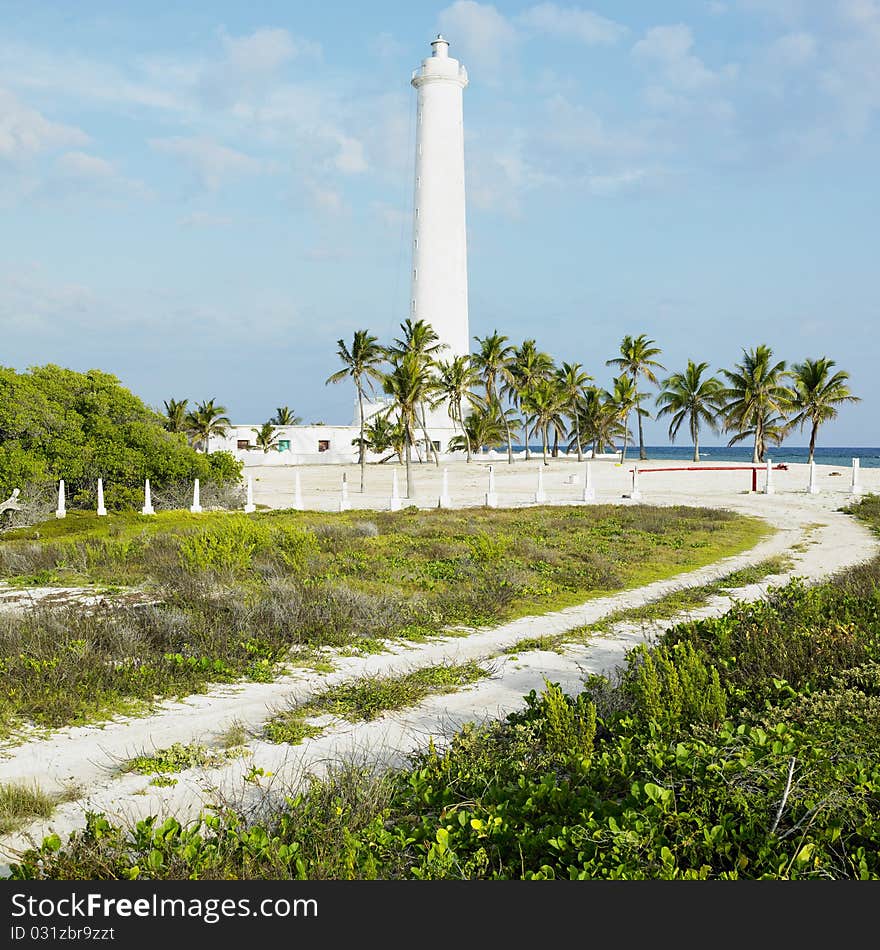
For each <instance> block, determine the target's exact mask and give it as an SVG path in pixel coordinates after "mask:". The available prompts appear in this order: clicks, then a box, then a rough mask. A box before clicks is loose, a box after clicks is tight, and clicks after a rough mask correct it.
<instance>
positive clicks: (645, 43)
mask: <svg viewBox="0 0 880 950" xmlns="http://www.w3.org/2000/svg"><path fill="white" fill-rule="evenodd" d="M693 45H694V35H693V32H692V31H691V28H690V27H689V26H686V25H685V24H684V23H678V24H675V25H674V26H655V27H652V28H651V29H650V30H648V32H647V33H646V34H645V36H644V38H643V39H641V40H639V41H638V43H636V44H635V46H634V47H633V50H632V52H633V55H634V56H635V57H636V58H637V59H640V60H643V61H645V62H647V63H648V64H649V65H651V66H654V67H657V68H659V69H660V70H661V72H662V74H663V77H664V80H665V82H666V83H667V84H668V85H670V86H674V87H675V88H677V89H684V90H694V89H699V88H700V87H703V86H707V85H711V84H712V83H714V82H715V81H716V79H717V76H716V75H715V73H714V72H712V70H711V69H708V68H707V67H706V65H705V64H704V63H703V61H702V60H701V59H700V58H699V57H697V56H695V55H694V54H693V53H692V52H691V50H692V49H693Z"/></svg>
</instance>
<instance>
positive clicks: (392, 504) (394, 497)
mask: <svg viewBox="0 0 880 950" xmlns="http://www.w3.org/2000/svg"><path fill="white" fill-rule="evenodd" d="M400 506H401V501H400V491H399V489H398V487H397V469H396V468H395V469H394V470H393V471H392V472H391V501H389V502H388V510H389V511H400Z"/></svg>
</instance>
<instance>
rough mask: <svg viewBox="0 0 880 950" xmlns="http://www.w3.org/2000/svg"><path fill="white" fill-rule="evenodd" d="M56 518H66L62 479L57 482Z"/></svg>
mask: <svg viewBox="0 0 880 950" xmlns="http://www.w3.org/2000/svg"><path fill="white" fill-rule="evenodd" d="M55 517H56V518H66V517H67V504H66V502H65V500H64V479H63V478H62V479H59V481H58V507H57V508H56V509H55Z"/></svg>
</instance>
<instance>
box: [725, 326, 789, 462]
mask: <svg viewBox="0 0 880 950" xmlns="http://www.w3.org/2000/svg"><path fill="white" fill-rule="evenodd" d="M721 372H722V374H723V375H724V376H725V377H726V379H727V386H726V387H725V388H724V390H723V392H722V398H723V400H724V404H723V407H722V412H723V414H724V428H725V429H726V430H727V431H728V432H733V433H734V435H733V437H732V438H731V439H730V441H729V442H728V443H727V444H728V445H734V444H735V443H737V442H742V441H743V440H744V439H746V438H749V437H752V436H753V437H754V440H755V442H754V449H753V450H752V462H753V463H757V462H763V461H764V453H765V451H766V448H767V442H768V441H775V440H776V434H780V433H781V436H784V435H785V416H786V413H787V412H788V411H789V408H790V406H791V400H792V392H791V390H790V389H789V388H788V386H787V385H786V382H787V380H788V377H789V374H788V373H787V372H786V369H785V360H779V361H778V362H776V363H774V362H773V351H772V350H771V349H770V347H769V346H765V345H764V344H761V345H760V346H756V347H755V348H754V349H751V350H748V351H747V350H745V349H743V359H742V362H741V363H737V364H736V365H735V366H734V368H733V369H732V370H726V369H723V370H722V371H721ZM768 430H776V434H774V435H772V436H771V434H770V432H769V431H768ZM779 441H782V439H781V437H780V438H779Z"/></svg>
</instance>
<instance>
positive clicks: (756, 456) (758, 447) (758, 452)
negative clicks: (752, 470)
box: [752, 418, 764, 465]
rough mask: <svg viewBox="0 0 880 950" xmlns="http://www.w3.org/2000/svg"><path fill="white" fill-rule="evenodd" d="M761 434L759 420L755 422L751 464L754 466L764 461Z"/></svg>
mask: <svg viewBox="0 0 880 950" xmlns="http://www.w3.org/2000/svg"><path fill="white" fill-rule="evenodd" d="M763 435H764V434H763V432H762V431H761V420H760V418H758V419H756V420H755V447H754V449H753V450H752V464H753V465H756V464H757V463H758V462H763V461H764V449H763V446H762V444H763V442H764V438H763Z"/></svg>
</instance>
